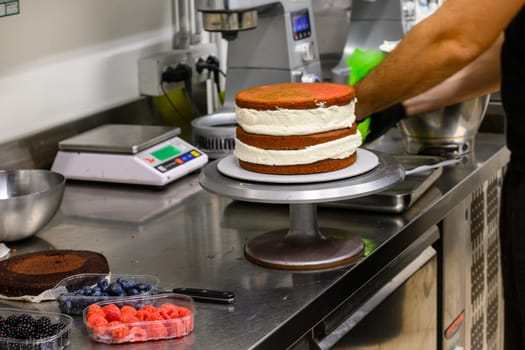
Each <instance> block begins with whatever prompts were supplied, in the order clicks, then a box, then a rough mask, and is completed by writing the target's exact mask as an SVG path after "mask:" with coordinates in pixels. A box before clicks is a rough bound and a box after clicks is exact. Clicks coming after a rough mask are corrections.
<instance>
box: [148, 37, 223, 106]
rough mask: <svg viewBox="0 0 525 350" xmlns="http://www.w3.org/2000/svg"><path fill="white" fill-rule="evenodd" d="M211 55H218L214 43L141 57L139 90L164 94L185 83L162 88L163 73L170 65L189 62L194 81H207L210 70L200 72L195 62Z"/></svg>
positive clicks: (149, 94) (150, 93) (153, 93)
mask: <svg viewBox="0 0 525 350" xmlns="http://www.w3.org/2000/svg"><path fill="white" fill-rule="evenodd" d="M209 55H213V56H216V55H217V48H216V46H215V45H213V44H199V45H193V46H190V47H189V48H188V49H180V50H171V51H167V52H162V53H158V54H156V55H153V56H150V57H144V58H141V59H139V62H138V75H139V92H140V94H141V95H145V96H162V95H164V92H165V91H166V92H168V91H170V90H172V89H175V88H178V87H180V86H182V85H183V84H184V83H183V82H180V83H170V84H166V83H165V84H164V91H163V89H162V86H161V84H162V82H161V78H162V73H164V72H165V71H166V69H168V67H172V68H175V67H176V66H177V64H187V65H188V66H190V67H191V69H192V79H193V83H194V84H195V83H201V82H205V81H206V80H207V79H208V72H206V71H204V72H201V73H198V72H197V70H196V68H195V62H197V60H198V59H199V58H202V59H204V60H206V58H207V57H208V56H209Z"/></svg>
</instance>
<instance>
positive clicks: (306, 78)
mask: <svg viewBox="0 0 525 350" xmlns="http://www.w3.org/2000/svg"><path fill="white" fill-rule="evenodd" d="M196 9H197V10H198V11H200V12H201V13H202V27H203V29H204V30H206V31H209V32H220V33H221V34H222V37H223V38H224V39H226V40H227V58H226V75H227V76H226V84H225V96H224V104H223V106H222V107H221V109H219V110H218V111H217V112H215V113H213V114H210V115H206V116H203V117H200V118H196V119H195V120H194V121H193V122H192V142H193V143H194V144H195V145H199V147H202V148H201V149H202V150H203V151H204V152H206V154H208V156H209V157H210V158H219V157H221V156H224V155H228V154H231V153H232V152H233V147H234V139H235V127H236V123H237V120H236V117H235V95H236V94H237V92H239V91H241V90H244V89H247V88H251V87H255V86H259V85H265V84H273V83H282V82H316V81H320V80H321V75H322V73H321V62H320V56H319V48H318V43H317V37H316V31H315V23H314V19H313V10H312V4H311V1H310V0H289V1H283V0H281V1H276V0H242V1H241V0H197V2H196Z"/></svg>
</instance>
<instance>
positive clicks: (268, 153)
mask: <svg viewBox="0 0 525 350" xmlns="http://www.w3.org/2000/svg"><path fill="white" fill-rule="evenodd" d="M235 102H236V115H237V122H238V127H237V132H236V141H235V150H234V155H235V156H236V157H237V158H238V160H239V164H240V166H241V167H242V168H244V169H246V170H250V171H254V172H260V173H266V174H287V175H294V174H313V173H321V172H328V171H334V170H339V169H342V168H345V167H347V166H349V165H351V164H353V163H354V162H355V161H356V157H357V155H356V149H357V147H359V146H360V145H361V135H360V134H359V132H358V131H357V127H356V120H355V114H354V103H355V90H354V88H353V87H351V86H347V85H342V84H334V83H281V84H271V85H264V86H258V87H254V88H251V89H247V90H243V91H241V92H239V93H238V94H237V95H236V98H235Z"/></svg>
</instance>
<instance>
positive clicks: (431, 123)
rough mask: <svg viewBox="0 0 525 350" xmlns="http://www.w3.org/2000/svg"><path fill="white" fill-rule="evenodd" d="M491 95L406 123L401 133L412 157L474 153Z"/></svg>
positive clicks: (411, 119) (402, 126)
mask: <svg viewBox="0 0 525 350" xmlns="http://www.w3.org/2000/svg"><path fill="white" fill-rule="evenodd" d="M489 98H490V95H486V96H479V97H476V98H474V99H471V100H468V101H465V102H462V103H458V104H455V105H451V106H448V107H445V108H441V109H438V110H435V111H431V112H427V113H423V114H420V115H417V116H413V117H410V118H408V119H403V120H402V121H401V122H400V123H399V129H400V130H401V134H402V136H403V140H404V143H405V149H406V151H407V152H408V153H411V154H440V155H441V154H447V155H456V154H458V155H459V154H464V153H468V152H470V151H472V149H473V147H474V138H475V136H476V134H477V132H478V129H479V126H480V124H481V122H482V121H483V117H484V116H485V112H486V110H487V105H488V102H489Z"/></svg>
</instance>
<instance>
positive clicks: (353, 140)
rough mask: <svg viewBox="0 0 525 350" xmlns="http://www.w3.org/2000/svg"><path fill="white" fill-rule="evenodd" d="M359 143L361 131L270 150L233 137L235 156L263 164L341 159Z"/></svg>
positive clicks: (295, 163)
mask: <svg viewBox="0 0 525 350" xmlns="http://www.w3.org/2000/svg"><path fill="white" fill-rule="evenodd" d="M360 145H361V133H360V132H359V131H357V132H356V133H355V134H354V135H350V136H346V137H343V138H340V139H337V140H333V141H329V142H325V143H321V144H318V145H314V146H309V147H306V148H303V149H297V150H270V149H261V148H257V147H253V146H250V145H247V144H245V143H242V142H241V141H239V140H238V139H235V150H234V152H233V154H234V155H235V157H237V158H239V159H241V160H244V161H246V162H250V163H255V164H264V165H298V164H310V163H314V162H317V161H320V160H323V159H329V158H332V159H342V158H347V157H349V156H350V155H352V153H354V152H355V151H356V150H357V148H358V147H359V146H360Z"/></svg>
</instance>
